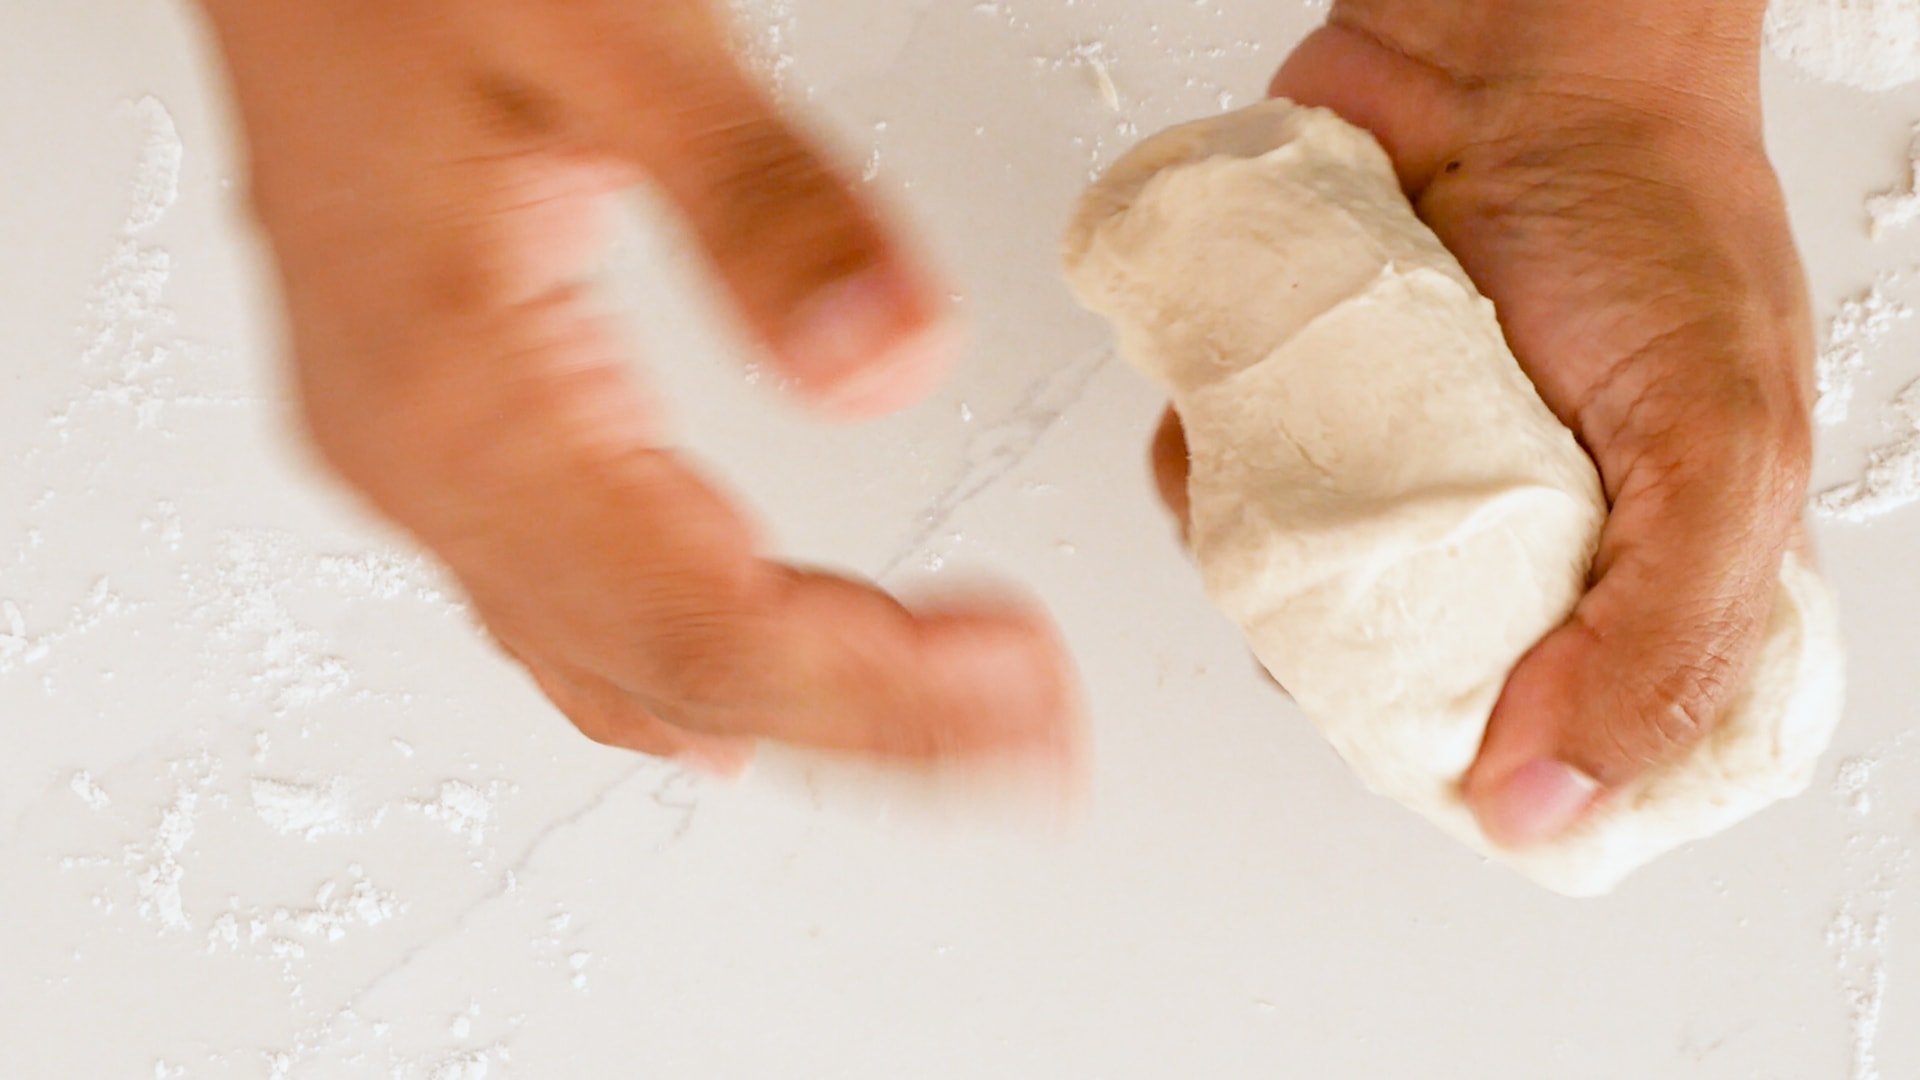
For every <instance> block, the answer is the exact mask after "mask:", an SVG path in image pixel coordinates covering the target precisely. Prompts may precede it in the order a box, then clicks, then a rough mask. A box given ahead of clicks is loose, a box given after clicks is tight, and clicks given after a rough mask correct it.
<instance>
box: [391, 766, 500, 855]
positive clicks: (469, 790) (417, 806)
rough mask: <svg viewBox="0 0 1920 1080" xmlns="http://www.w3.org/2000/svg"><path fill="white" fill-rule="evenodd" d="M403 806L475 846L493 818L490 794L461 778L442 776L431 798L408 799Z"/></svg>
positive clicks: (481, 838)
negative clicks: (438, 786)
mask: <svg viewBox="0 0 1920 1080" xmlns="http://www.w3.org/2000/svg"><path fill="white" fill-rule="evenodd" d="M407 806H408V808H409V809H412V810H416V811H419V812H420V814H422V815H423V816H425V817H426V818H428V819H429V820H432V821H438V822H440V823H441V824H443V825H445V826H446V827H447V828H448V829H449V830H451V831H452V832H453V833H454V834H455V835H457V836H460V837H462V838H464V839H465V840H466V841H467V843H469V844H473V845H476V846H477V845H479V844H480V843H481V842H482V841H484V840H485V839H486V836H487V826H488V824H489V823H490V822H491V821H492V820H493V796H492V795H490V794H489V793H487V792H485V791H482V790H480V789H479V788H477V787H474V786H473V785H472V784H469V783H467V782H466V781H465V780H443V781H441V782H440V788H439V790H438V791H437V792H435V793H434V796H433V797H432V798H430V799H408V800H407Z"/></svg>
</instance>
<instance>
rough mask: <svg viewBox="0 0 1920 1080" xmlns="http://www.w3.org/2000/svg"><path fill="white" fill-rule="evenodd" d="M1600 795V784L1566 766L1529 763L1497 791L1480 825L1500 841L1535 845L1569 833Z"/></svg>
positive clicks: (1515, 845)
mask: <svg viewBox="0 0 1920 1080" xmlns="http://www.w3.org/2000/svg"><path fill="white" fill-rule="evenodd" d="M1599 791H1600V782H1599V781H1597V780H1595V779H1594V778H1593V777H1591V776H1588V775H1587V774H1586V773H1583V772H1581V771H1580V770H1578V769H1576V768H1574V767H1573V766H1571V765H1568V764H1566V763H1564V762H1559V761H1551V760H1546V759H1542V760H1540V761H1534V762H1530V763H1528V764H1526V765H1524V766H1522V767H1521V768H1520V770H1519V771H1518V772H1515V773H1514V774H1513V775H1512V776H1509V777H1508V778H1507V781H1506V783H1504V784H1502V785H1501V786H1500V787H1499V788H1497V789H1495V791H1494V792H1493V795H1492V798H1491V799H1490V800H1489V801H1488V802H1487V803H1486V804H1484V805H1483V806H1482V807H1481V811H1480V822H1481V825H1482V826H1483V827H1484V828H1485V829H1486V830H1487V834H1488V835H1489V836H1491V837H1492V838H1493V840H1494V842H1495V843H1498V844H1501V845H1503V846H1505V847H1513V848H1524V847H1531V846H1533V845H1535V844H1542V843H1545V842H1547V841H1548V840H1552V839H1553V838H1554V837H1557V836H1559V835H1560V834H1561V833H1563V832H1565V831H1566V830H1567V827H1568V826H1570V825H1572V824H1573V823H1574V821H1575V819H1577V818H1579V816H1580V815H1581V814H1582V813H1584V812H1585V811H1586V809H1587V807H1589V806H1591V805H1592V804H1593V797H1594V796H1595V795H1596V794H1598V793H1599Z"/></svg>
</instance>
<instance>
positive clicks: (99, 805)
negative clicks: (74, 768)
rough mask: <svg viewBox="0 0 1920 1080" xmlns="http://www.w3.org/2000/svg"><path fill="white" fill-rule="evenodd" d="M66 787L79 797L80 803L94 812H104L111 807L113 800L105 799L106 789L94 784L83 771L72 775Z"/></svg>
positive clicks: (89, 776)
mask: <svg viewBox="0 0 1920 1080" xmlns="http://www.w3.org/2000/svg"><path fill="white" fill-rule="evenodd" d="M67 786H68V787H71V788H72V789H73V793H74V794H75V795H78V796H80V801H81V802H83V803H86V804H87V805H88V806H90V807H92V808H93V809H95V810H105V809H106V808H107V807H109V806H111V805H113V800H112V799H110V798H108V797H107V792H106V789H104V788H102V787H101V786H100V785H99V784H97V783H95V782H94V779H93V776H92V775H91V774H89V773H88V772H87V771H86V770H85V769H82V770H80V771H79V772H77V773H74V774H73V778H72V779H71V780H69V781H68V782H67Z"/></svg>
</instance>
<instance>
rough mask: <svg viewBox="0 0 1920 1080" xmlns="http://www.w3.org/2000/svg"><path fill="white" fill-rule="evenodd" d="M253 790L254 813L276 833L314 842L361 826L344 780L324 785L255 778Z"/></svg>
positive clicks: (335, 778)
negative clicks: (355, 815)
mask: <svg viewBox="0 0 1920 1080" xmlns="http://www.w3.org/2000/svg"><path fill="white" fill-rule="evenodd" d="M250 789H251V793H252V795H253V812H254V813H255V814H258V815H259V817H260V820H261V821H263V822H265V823H266V825H267V827H268V828H270V829H272V830H273V831H275V832H278V833H285V834H287V835H289V836H298V837H300V838H302V839H304V840H307V841H308V842H312V841H314V840H318V839H320V838H321V837H323V836H344V835H346V834H348V833H353V832H357V831H359V829H360V827H361V823H360V822H359V821H357V820H355V818H354V815H353V805H352V792H351V791H350V790H349V788H348V785H347V781H346V779H345V778H344V777H337V776H336V777H334V778H333V779H332V780H330V781H328V782H327V783H326V784H324V785H319V784H296V783H292V782H289V781H286V780H271V779H267V778H264V777H255V778H254V779H253V781H252V783H251V785H250Z"/></svg>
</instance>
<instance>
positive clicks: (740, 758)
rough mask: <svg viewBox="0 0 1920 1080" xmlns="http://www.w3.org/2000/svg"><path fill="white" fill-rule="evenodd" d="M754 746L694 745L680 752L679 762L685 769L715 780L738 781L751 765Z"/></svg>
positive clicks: (740, 744)
mask: <svg viewBox="0 0 1920 1080" xmlns="http://www.w3.org/2000/svg"><path fill="white" fill-rule="evenodd" d="M754 749H755V747H754V744H753V743H752V742H742V743H739V744H710V743H696V744H694V745H693V746H690V747H688V748H687V749H685V750H683V751H681V753H680V756H679V760H680V763H681V764H683V765H685V766H686V767H688V768H690V769H693V770H695V771H696V772H700V773H704V774H706V775H707V776H711V777H713V778H714V779H716V780H739V779H740V778H741V777H742V776H744V775H746V772H747V766H749V765H751V764H752V763H753V755H754Z"/></svg>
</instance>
